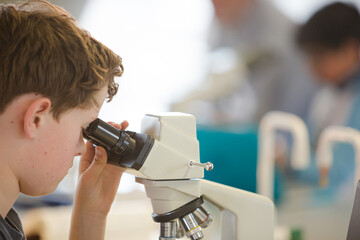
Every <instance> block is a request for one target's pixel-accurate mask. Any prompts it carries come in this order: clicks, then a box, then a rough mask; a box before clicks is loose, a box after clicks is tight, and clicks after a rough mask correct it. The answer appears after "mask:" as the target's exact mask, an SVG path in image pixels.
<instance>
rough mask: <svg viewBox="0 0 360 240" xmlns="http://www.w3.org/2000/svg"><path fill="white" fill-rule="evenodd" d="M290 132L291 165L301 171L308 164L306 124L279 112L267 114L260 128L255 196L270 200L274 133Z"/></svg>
mask: <svg viewBox="0 0 360 240" xmlns="http://www.w3.org/2000/svg"><path fill="white" fill-rule="evenodd" d="M279 130H282V131H287V132H290V133H291V135H292V137H293V150H292V155H291V160H290V164H291V166H292V168H294V169H296V170H303V169H305V168H306V167H308V166H309V163H310V142H309V135H308V131H307V128H306V125H305V123H304V122H303V121H302V120H301V119H300V118H299V117H298V116H296V115H294V114H291V113H285V112H280V111H272V112H269V113H267V114H266V115H265V116H264V117H263V118H262V119H261V121H260V126H259V153H258V169H257V192H258V193H259V194H261V195H264V196H267V197H269V198H270V199H273V195H274V165H275V146H276V145H275V143H276V132H277V131H279Z"/></svg>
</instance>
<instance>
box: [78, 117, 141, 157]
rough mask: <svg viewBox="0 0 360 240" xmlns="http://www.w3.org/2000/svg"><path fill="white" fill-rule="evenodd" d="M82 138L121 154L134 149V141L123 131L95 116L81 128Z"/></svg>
mask: <svg viewBox="0 0 360 240" xmlns="http://www.w3.org/2000/svg"><path fill="white" fill-rule="evenodd" d="M83 135H84V138H86V139H88V140H89V141H91V142H93V143H94V144H96V145H102V146H104V147H106V148H108V149H109V150H111V151H113V152H114V153H116V154H120V155H123V154H125V153H126V152H131V151H133V150H134V149H135V146H136V142H135V140H134V139H132V138H131V137H130V136H129V134H127V133H126V132H125V131H123V130H120V129H117V128H115V127H113V126H111V125H110V124H108V123H106V122H104V121H102V120H101V119H99V118H97V119H96V120H94V121H93V122H92V123H90V125H89V126H88V127H87V128H86V129H84V130H83Z"/></svg>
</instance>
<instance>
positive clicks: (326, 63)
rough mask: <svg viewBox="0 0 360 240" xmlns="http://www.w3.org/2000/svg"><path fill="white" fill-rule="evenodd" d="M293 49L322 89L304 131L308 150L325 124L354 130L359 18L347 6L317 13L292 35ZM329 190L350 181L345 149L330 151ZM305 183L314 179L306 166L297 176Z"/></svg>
mask: <svg viewBox="0 0 360 240" xmlns="http://www.w3.org/2000/svg"><path fill="white" fill-rule="evenodd" d="M297 42H298V45H299V46H300V47H301V49H303V51H304V52H305V54H306V56H307V60H308V64H309V66H310V67H311V69H312V72H313V73H314V74H315V75H316V76H318V78H319V79H320V80H321V81H322V83H323V86H322V88H321V89H320V90H319V91H318V93H317V94H316V95H315V97H314V99H313V102H312V104H311V109H310V114H309V119H308V121H307V122H308V127H309V131H310V138H311V144H312V147H313V150H315V148H316V143H317V141H318V137H319V135H320V133H321V131H322V130H324V129H325V128H326V127H328V126H330V125H340V126H348V127H352V128H355V129H357V130H360V59H359V52H360V14H359V11H358V9H357V8H356V7H355V6H353V5H352V4H347V3H340V2H335V3H332V4H329V5H327V6H325V7H323V8H322V9H320V10H318V11H317V12H316V13H315V14H314V15H313V16H312V17H311V18H310V19H309V20H308V21H307V22H306V23H305V24H304V25H303V26H301V28H300V29H299V31H298V34H297ZM334 154H335V155H334V162H333V167H332V170H331V171H330V175H329V181H330V184H331V185H337V184H341V183H344V180H346V179H347V180H349V181H352V176H353V175H352V174H353V172H354V160H353V159H354V152H353V149H352V148H351V147H350V146H348V145H345V144H341V145H340V144H338V145H336V147H335V151H334ZM299 175H300V177H301V178H302V179H303V180H304V181H306V182H310V183H311V184H316V182H317V181H318V180H319V173H318V170H317V167H316V164H315V160H314V158H313V159H312V167H310V168H309V169H308V170H307V171H305V172H302V173H299Z"/></svg>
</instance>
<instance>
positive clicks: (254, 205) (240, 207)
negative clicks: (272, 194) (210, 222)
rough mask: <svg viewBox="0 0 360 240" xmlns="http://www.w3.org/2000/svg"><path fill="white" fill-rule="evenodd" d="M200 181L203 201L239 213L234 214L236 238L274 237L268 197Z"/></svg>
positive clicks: (272, 208)
mask: <svg viewBox="0 0 360 240" xmlns="http://www.w3.org/2000/svg"><path fill="white" fill-rule="evenodd" d="M200 182H201V187H200V189H201V193H202V196H203V198H204V200H205V201H208V202H211V203H213V204H216V205H218V206H219V207H222V208H224V206H225V207H226V208H225V209H227V210H229V211H230V212H233V213H241V215H237V216H236V218H237V219H236V220H237V221H236V226H235V229H237V234H238V235H237V237H238V238H237V239H252V240H257V239H259V240H260V239H261V240H266V239H274V237H273V236H274V225H271V224H269V223H271V222H274V206H273V202H272V201H270V199H268V198H266V197H263V196H261V195H258V194H254V193H250V192H246V191H243V190H240V189H236V188H232V187H228V186H225V185H222V184H218V183H215V182H211V181H207V180H204V179H202V180H200ZM249 216H251V217H249ZM259 229H261V231H260V230H259ZM222 237H224V236H222ZM222 239H223V238H222ZM224 239H225V238H224Z"/></svg>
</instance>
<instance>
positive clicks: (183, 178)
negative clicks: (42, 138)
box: [84, 113, 274, 240]
mask: <svg viewBox="0 0 360 240" xmlns="http://www.w3.org/2000/svg"><path fill="white" fill-rule="evenodd" d="M126 134H127V135H128V136H129V137H127V136H126ZM84 137H85V138H87V139H88V140H90V141H91V142H93V143H94V144H97V145H102V146H104V147H105V149H106V150H107V152H108V155H109V159H110V163H112V164H116V165H120V166H123V167H125V168H126V169H125V171H126V172H128V173H131V174H133V175H135V176H136V182H138V183H141V184H143V185H144V186H145V190H146V194H147V196H148V197H149V198H150V199H151V202H152V207H153V216H152V217H153V220H154V221H155V222H158V223H160V237H159V240H164V239H166V240H169V239H172V240H174V239H177V238H182V237H183V236H184V235H186V236H187V237H188V238H190V239H192V240H195V239H208V240H215V239H216V240H219V239H226V240H231V239H237V240H240V239H252V240H257V239H258V240H260V239H261V240H267V239H269V240H270V239H274V206H273V203H272V201H271V200H270V199H268V198H266V197H264V196H260V195H257V194H254V193H250V192H246V191H243V190H240V189H236V188H232V187H229V186H225V185H222V184H218V183H214V182H211V181H207V180H204V179H203V177H204V168H205V169H206V168H207V169H208V170H210V169H211V168H212V167H213V166H211V164H210V163H206V164H201V163H200V156H199V143H198V141H197V138H196V121H195V117H194V116H192V115H189V114H183V113H164V114H157V115H155V114H148V115H146V116H145V117H144V118H143V120H142V124H141V133H134V132H130V131H122V130H118V129H116V128H113V127H112V126H110V125H106V124H105V125H104V123H103V122H101V121H98V120H97V121H95V123H92V124H90V126H89V127H88V128H87V129H86V130H85V131H84ZM120 139H122V140H120ZM131 139H133V140H134V141H132V140H131ZM219 144H222V142H219ZM215 167H216V166H215Z"/></svg>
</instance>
